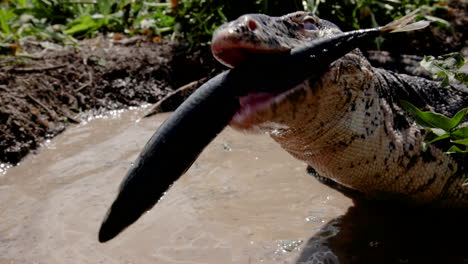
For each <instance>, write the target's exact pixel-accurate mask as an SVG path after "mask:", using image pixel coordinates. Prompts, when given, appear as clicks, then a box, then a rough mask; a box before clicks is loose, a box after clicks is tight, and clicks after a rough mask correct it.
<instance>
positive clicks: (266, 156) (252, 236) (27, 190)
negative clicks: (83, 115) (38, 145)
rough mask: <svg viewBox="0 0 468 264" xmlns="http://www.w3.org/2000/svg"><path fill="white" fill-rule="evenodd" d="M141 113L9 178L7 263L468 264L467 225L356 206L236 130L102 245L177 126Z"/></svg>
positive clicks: (2, 209) (50, 150)
mask: <svg viewBox="0 0 468 264" xmlns="http://www.w3.org/2000/svg"><path fill="white" fill-rule="evenodd" d="M142 111H143V110H141V109H140V110H132V111H126V112H123V113H120V114H118V115H117V116H116V117H111V118H104V119H96V120H91V121H89V122H88V123H86V124H81V125H78V126H75V127H72V128H70V129H68V130H67V131H66V132H65V133H63V134H61V135H60V136H58V137H57V138H55V139H53V140H52V141H51V142H49V143H48V145H47V147H44V148H42V149H41V150H40V151H39V154H38V155H31V156H29V157H28V158H27V159H26V160H25V161H24V162H22V163H21V165H19V166H17V167H14V168H11V169H9V170H8V171H7V173H6V174H4V175H2V176H0V219H1V222H0V264H6V263H9V264H16V263H47V264H53V263H60V264H62V263H126V264H127V263H161V264H188V263H190V264H201V263H203V264H215V263H216V264H218V263H246V264H248V263H297V264H304V263H320V262H321V261H322V262H323V261H324V260H327V262H326V263H338V262H341V263H464V262H465V261H466V260H468V258H467V257H466V256H467V254H466V253H467V252H468V251H466V249H467V248H468V247H466V245H467V244H466V243H464V242H465V241H467V237H468V236H467V233H466V232H465V233H463V232H459V231H460V230H461V231H463V230H466V228H465V229H463V225H464V224H463V223H466V222H463V221H462V222H461V223H460V225H458V226H457V225H455V224H453V221H451V220H450V219H451V218H448V219H449V220H448V222H447V219H446V218H447V217H442V218H434V217H433V216H432V215H429V216H428V215H424V216H423V217H421V216H420V214H419V216H411V214H412V212H411V210H410V211H401V210H400V209H382V206H380V205H379V206H373V205H359V204H358V205H356V206H352V202H351V200H350V199H348V198H346V197H344V196H343V195H342V194H340V193H338V192H336V191H334V190H332V189H329V188H328V187H325V186H324V185H321V184H320V183H318V182H317V181H316V180H315V179H313V178H312V177H310V176H308V175H307V174H306V173H305V165H304V164H302V163H300V162H298V161H296V160H294V159H292V158H291V157H290V156H289V155H287V154H286V153H285V152H284V151H282V150H281V149H280V148H279V147H278V146H277V145H276V144H275V143H274V142H272V140H271V139H269V138H268V137H267V136H265V135H244V134H240V133H237V132H235V131H232V130H231V129H229V128H228V129H226V130H225V131H223V133H221V134H220V135H219V136H218V137H217V138H216V139H215V140H214V141H213V142H212V143H211V144H210V145H209V146H208V147H207V148H206V150H205V151H204V152H203V153H202V155H201V156H200V157H199V159H198V160H197V161H196V162H195V163H194V165H193V166H192V168H191V169H190V170H189V171H188V172H187V173H186V174H185V175H184V176H182V177H181V178H180V179H179V180H178V181H177V182H176V183H175V184H174V185H173V187H172V188H171V189H170V191H168V193H167V195H166V196H165V198H164V199H163V200H162V201H160V202H159V203H158V204H157V205H156V206H155V207H154V208H153V209H152V210H151V211H149V212H148V213H147V214H145V215H144V216H143V217H142V218H141V219H140V220H139V221H137V222H136V224H134V225H132V226H131V227H130V228H128V229H127V230H125V231H124V232H123V233H122V234H120V235H119V236H118V237H117V238H115V239H114V240H111V241H110V242H108V243H106V244H99V243H98V242H97V231H98V228H99V225H100V222H101V220H102V218H103V216H104V213H105V212H106V210H107V208H108V206H109V205H110V204H111V202H112V201H113V199H114V197H115V194H116V190H117V188H118V185H119V183H120V181H121V179H122V177H123V176H124V175H125V173H126V171H127V169H128V168H129V167H130V165H131V162H132V161H133V160H134V159H135V158H136V156H137V155H138V153H139V152H140V151H141V149H142V147H143V146H144V144H145V143H146V141H147V140H148V139H149V137H150V136H151V135H152V134H153V133H154V131H155V130H156V129H157V127H158V126H159V125H160V124H161V122H163V120H164V119H165V118H167V115H159V116H155V117H152V118H148V119H143V120H139V117H140V116H141V115H142ZM174 166H177V163H176V161H174ZM402 215H404V217H402ZM433 221H435V222H433ZM424 223H426V224H424ZM452 226H454V227H452ZM437 227H440V228H437ZM450 228H454V229H453V230H454V232H451V230H452V229H450ZM428 230H430V231H428ZM447 236H448V237H447ZM446 260H449V262H446ZM432 261H436V262H432ZM467 263H468V262H467Z"/></svg>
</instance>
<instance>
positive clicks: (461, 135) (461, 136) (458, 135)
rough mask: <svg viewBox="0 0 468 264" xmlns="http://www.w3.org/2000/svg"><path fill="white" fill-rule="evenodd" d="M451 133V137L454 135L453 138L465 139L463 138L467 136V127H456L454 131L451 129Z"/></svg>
mask: <svg viewBox="0 0 468 264" xmlns="http://www.w3.org/2000/svg"><path fill="white" fill-rule="evenodd" d="M450 134H451V135H452V137H454V138H455V139H465V138H468V127H463V128H460V129H457V130H455V131H453V132H452V133H450Z"/></svg>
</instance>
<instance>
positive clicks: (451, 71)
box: [420, 53, 468, 87]
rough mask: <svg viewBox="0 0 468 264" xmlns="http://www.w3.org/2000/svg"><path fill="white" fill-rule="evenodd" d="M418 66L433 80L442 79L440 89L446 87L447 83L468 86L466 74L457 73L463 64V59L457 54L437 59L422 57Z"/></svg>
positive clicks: (467, 75)
mask: <svg viewBox="0 0 468 264" xmlns="http://www.w3.org/2000/svg"><path fill="white" fill-rule="evenodd" d="M420 64H421V66H422V67H423V68H424V69H426V70H427V71H428V72H429V73H431V75H432V77H433V78H434V79H437V78H443V79H442V83H441V87H446V86H448V85H449V83H460V84H464V85H467V84H468V74H466V73H463V72H460V71H459V70H460V68H461V67H463V65H464V64H465V59H464V58H463V56H462V55H461V54H459V53H450V54H445V55H441V56H438V57H437V58H435V57H433V56H424V59H423V60H422V61H421V63H420Z"/></svg>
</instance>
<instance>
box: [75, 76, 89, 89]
mask: <svg viewBox="0 0 468 264" xmlns="http://www.w3.org/2000/svg"><path fill="white" fill-rule="evenodd" d="M88 73H89V81H88V82H87V83H85V84H83V85H81V86H80V87H78V89H76V90H75V92H79V91H81V90H83V89H84V88H86V87H88V86H90V85H91V84H93V73H92V72H88Z"/></svg>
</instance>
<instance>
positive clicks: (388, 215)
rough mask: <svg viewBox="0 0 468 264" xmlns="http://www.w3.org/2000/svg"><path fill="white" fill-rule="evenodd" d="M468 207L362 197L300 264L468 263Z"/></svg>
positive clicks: (306, 250)
mask: <svg viewBox="0 0 468 264" xmlns="http://www.w3.org/2000/svg"><path fill="white" fill-rule="evenodd" d="M467 224H468V216H467V214H466V212H461V211H450V210H434V209H422V208H419V209H418V208H405V207H401V206H394V205H390V204H382V203H370V202H364V201H357V202H356V205H354V206H352V207H350V208H349V209H348V211H347V212H346V213H345V214H344V215H343V216H340V217H337V218H335V219H333V220H332V221H330V222H328V223H327V224H325V225H324V226H323V227H322V228H321V230H320V231H319V232H317V233H316V234H314V235H313V236H312V237H311V238H310V239H309V240H308V242H307V243H306V244H305V245H304V247H303V249H302V252H301V255H300V257H299V258H298V260H297V262H296V264H306V263H307V264H311V263H468V231H467V230H468V228H467V227H468V226H467Z"/></svg>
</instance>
